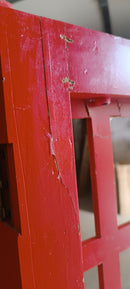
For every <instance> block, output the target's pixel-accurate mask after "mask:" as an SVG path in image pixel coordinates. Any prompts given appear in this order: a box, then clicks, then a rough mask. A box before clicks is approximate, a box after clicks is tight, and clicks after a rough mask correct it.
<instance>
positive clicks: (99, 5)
mask: <svg viewBox="0 0 130 289" xmlns="http://www.w3.org/2000/svg"><path fill="white" fill-rule="evenodd" d="M14 1H15V0H14ZM10 2H11V1H10ZM107 5H108V9H109V14H110V22H111V28H112V33H113V34H115V35H120V36H122V37H125V38H130V0H107V1H106V0H47V1H45V0H21V1H20V0H19V1H18V2H14V4H13V7H14V8H15V9H18V10H22V11H25V12H28V13H33V14H36V15H40V16H44V17H48V18H53V19H57V20H61V21H65V22H69V23H72V24H75V25H79V26H84V27H87V28H90V29H94V30H100V31H105V25H104V17H103V10H105V9H103V7H106V6H107ZM105 20H107V19H106V18H105Z"/></svg>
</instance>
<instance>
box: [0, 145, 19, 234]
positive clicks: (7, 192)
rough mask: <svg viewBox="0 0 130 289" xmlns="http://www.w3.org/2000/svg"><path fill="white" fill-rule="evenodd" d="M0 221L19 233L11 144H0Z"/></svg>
mask: <svg viewBox="0 0 130 289" xmlns="http://www.w3.org/2000/svg"><path fill="white" fill-rule="evenodd" d="M0 221H1V222H6V223H7V224H8V225H9V226H11V227H12V228H14V229H15V230H16V231H18V232H20V217H19V208H18V196H17V185H16V175H15V165H14V155H13V144H0Z"/></svg>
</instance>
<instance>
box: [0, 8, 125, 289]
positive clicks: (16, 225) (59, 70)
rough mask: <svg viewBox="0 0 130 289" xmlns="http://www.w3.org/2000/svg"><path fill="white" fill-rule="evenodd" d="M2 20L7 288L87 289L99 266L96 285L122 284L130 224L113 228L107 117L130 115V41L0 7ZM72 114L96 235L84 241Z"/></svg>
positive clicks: (1, 268)
mask: <svg viewBox="0 0 130 289" xmlns="http://www.w3.org/2000/svg"><path fill="white" fill-rule="evenodd" d="M0 19H1V21H0V57H1V66H0V71H1V77H0V78H1V81H0V106H1V114H0V123H1V125H0V143H3V144H11V147H12V146H13V150H9V151H8V162H9V177H10V180H11V181H10V182H11V202H12V218H13V226H12V227H9V226H8V224H5V223H4V222H0V234H1V238H0V256H1V259H0V279H1V281H0V282H1V288H2V289H8V288H10V289H15V288H17V289H21V288H22V289H28V288H30V289H41V288H44V287H45V288H46V289H50V288H54V289H55V288H56V289H57V288H59V287H62V288H63V289H68V288H73V289H83V288H84V283H83V272H84V271H86V270H89V269H91V268H92V267H94V266H99V267H98V269H99V283H100V289H108V288H109V289H110V288H112V289H113V288H114V289H120V288H121V282H120V267H119V253H120V252H121V251H123V250H126V249H127V248H128V247H129V246H130V223H128V224H125V225H123V226H120V227H119V228H118V227H117V220H116V214H117V211H116V198H115V183H114V170H113V156H112V143H111V132H110V121H109V118H110V117H111V116H114V117H116V116H122V117H125V116H129V115H130V104H129V100H130V98H129V96H130V82H129V79H130V65H129V62H130V42H129V41H128V40H125V39H120V38H117V37H114V36H109V35H106V34H103V33H99V32H95V31H91V30H88V29H84V28H79V27H76V26H73V25H68V24H65V23H62V22H58V21H54V20H50V19H45V18H40V17H37V16H33V15H29V14H25V13H22V12H18V11H15V10H12V9H7V8H3V7H1V8H0ZM72 117H73V118H86V119H87V131H88V141H89V154H90V165H91V178H92V193H93V207H94V214H95V226H96V236H95V238H92V239H89V240H86V241H84V242H83V243H81V237H80V226H79V209H78V197H77V187H76V173H75V159H74V144H73V133H72ZM9 147H10V146H9ZM86 222H87V220H86ZM88 226H89V224H88ZM12 264H13V265H12Z"/></svg>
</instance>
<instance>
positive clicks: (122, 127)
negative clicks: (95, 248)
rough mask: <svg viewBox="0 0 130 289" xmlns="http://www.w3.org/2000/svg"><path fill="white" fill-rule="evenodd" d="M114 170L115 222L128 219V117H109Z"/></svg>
mask: <svg viewBox="0 0 130 289" xmlns="http://www.w3.org/2000/svg"><path fill="white" fill-rule="evenodd" d="M110 125H111V138H112V147H113V161H114V170H115V183H116V198H117V212H118V214H117V223H118V225H121V224H124V223H126V222H128V221H130V118H121V117H114V118H111V119H110Z"/></svg>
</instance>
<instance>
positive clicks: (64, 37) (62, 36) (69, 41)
mask: <svg viewBox="0 0 130 289" xmlns="http://www.w3.org/2000/svg"><path fill="white" fill-rule="evenodd" d="M60 38H61V39H63V40H65V41H66V42H68V43H73V40H72V39H69V38H67V37H66V36H65V35H62V34H60Z"/></svg>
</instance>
